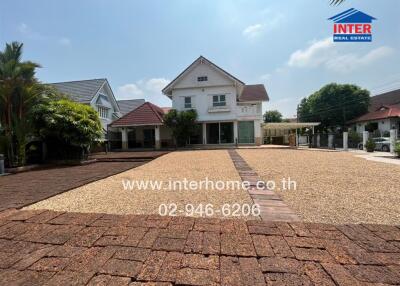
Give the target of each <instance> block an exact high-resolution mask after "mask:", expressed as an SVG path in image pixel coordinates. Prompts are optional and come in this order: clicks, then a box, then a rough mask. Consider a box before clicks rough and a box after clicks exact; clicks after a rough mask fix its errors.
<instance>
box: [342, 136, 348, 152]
mask: <svg viewBox="0 0 400 286" xmlns="http://www.w3.org/2000/svg"><path fill="white" fill-rule="evenodd" d="M348 142H349V132H343V150H344V151H347V150H348V149H349V144H348Z"/></svg>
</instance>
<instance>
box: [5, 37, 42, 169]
mask: <svg viewBox="0 0 400 286" xmlns="http://www.w3.org/2000/svg"><path fill="white" fill-rule="evenodd" d="M22 46H23V44H22V43H18V42H12V43H11V44H6V48H5V49H4V51H2V52H0V124H1V126H2V128H3V130H4V134H5V136H6V138H7V140H6V141H7V142H8V146H7V147H8V148H7V149H8V152H7V153H8V154H7V155H8V160H9V162H10V165H13V164H14V162H15V155H17V158H18V164H19V165H23V164H24V163H25V146H26V143H27V135H28V133H29V115H30V112H31V110H32V107H33V106H35V105H36V104H37V103H38V102H39V101H41V100H42V98H43V96H42V93H43V88H42V85H41V84H40V83H39V82H38V80H37V79H36V78H35V70H36V68H38V67H40V66H39V65H38V64H36V63H33V62H30V61H22V60H21V57H22ZM15 148H16V150H17V152H16V153H17V154H15Z"/></svg>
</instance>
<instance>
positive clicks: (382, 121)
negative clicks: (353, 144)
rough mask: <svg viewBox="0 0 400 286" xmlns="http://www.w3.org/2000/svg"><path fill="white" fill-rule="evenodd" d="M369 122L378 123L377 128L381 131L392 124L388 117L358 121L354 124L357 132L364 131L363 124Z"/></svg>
mask: <svg viewBox="0 0 400 286" xmlns="http://www.w3.org/2000/svg"><path fill="white" fill-rule="evenodd" d="M369 122H377V123H378V129H379V131H381V132H385V131H389V130H390V129H391V127H392V125H393V124H392V121H391V120H390V119H389V118H387V119H380V120H373V121H365V122H358V123H357V124H356V131H357V133H362V132H363V131H365V126H366V125H367V124H368V123H369Z"/></svg>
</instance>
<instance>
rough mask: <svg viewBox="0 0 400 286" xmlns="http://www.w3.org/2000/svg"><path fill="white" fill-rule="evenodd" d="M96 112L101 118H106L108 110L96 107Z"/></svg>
mask: <svg viewBox="0 0 400 286" xmlns="http://www.w3.org/2000/svg"><path fill="white" fill-rule="evenodd" d="M97 112H98V113H99V116H100V117H101V118H108V108H106V107H103V106H97Z"/></svg>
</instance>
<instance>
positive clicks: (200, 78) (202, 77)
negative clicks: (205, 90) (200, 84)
mask: <svg viewBox="0 0 400 286" xmlns="http://www.w3.org/2000/svg"><path fill="white" fill-rule="evenodd" d="M197 81H208V77H207V76H198V77H197Z"/></svg>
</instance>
